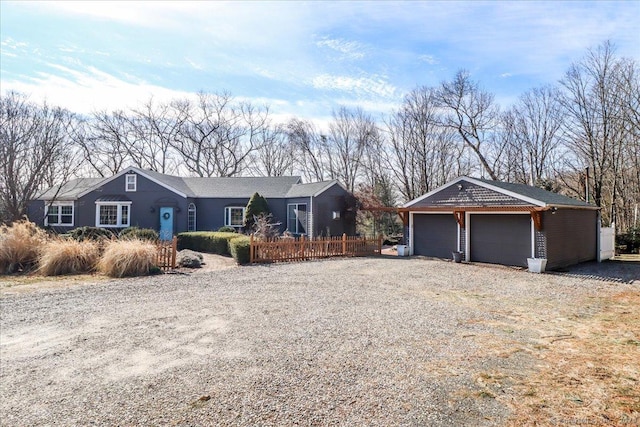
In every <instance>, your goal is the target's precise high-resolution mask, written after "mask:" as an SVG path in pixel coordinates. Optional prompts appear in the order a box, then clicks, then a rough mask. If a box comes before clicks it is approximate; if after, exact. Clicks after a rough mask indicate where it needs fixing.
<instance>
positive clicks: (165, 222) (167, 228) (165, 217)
mask: <svg viewBox="0 0 640 427" xmlns="http://www.w3.org/2000/svg"><path fill="white" fill-rule="evenodd" d="M171 239H173V208H160V240H171Z"/></svg>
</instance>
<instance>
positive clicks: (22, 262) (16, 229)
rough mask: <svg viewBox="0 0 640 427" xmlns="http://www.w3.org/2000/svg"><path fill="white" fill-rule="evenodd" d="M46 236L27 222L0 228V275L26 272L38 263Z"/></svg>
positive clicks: (18, 222)
mask: <svg viewBox="0 0 640 427" xmlns="http://www.w3.org/2000/svg"><path fill="white" fill-rule="evenodd" d="M46 241H47V234H46V233H45V232H44V230H42V229H41V228H38V226H37V225H35V224H34V223H32V222H29V221H26V220H24V221H17V222H14V223H13V224H12V225H11V226H7V225H3V226H1V227H0V273H2V274H4V273H7V274H8V273H15V272H18V271H27V270H30V269H31V268H33V267H34V266H35V265H36V263H37V262H38V255H39V252H40V249H41V247H42V245H43V244H44V243H46Z"/></svg>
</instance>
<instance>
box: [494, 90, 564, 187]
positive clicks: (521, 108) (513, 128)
mask: <svg viewBox="0 0 640 427" xmlns="http://www.w3.org/2000/svg"><path fill="white" fill-rule="evenodd" d="M562 121H563V116H562V105H561V103H560V99H559V92H558V90H557V89H556V88H554V87H552V86H543V87H541V88H535V89H532V90H530V91H528V92H526V93H525V94H523V95H522V96H521V97H520V99H519V100H518V102H517V103H516V104H515V105H514V106H513V107H512V108H511V109H510V110H509V111H507V112H506V113H505V114H503V116H502V131H503V135H504V136H505V144H507V147H506V148H507V150H508V151H509V154H508V155H507V156H505V157H506V159H507V167H508V168H511V173H509V174H508V176H509V177H511V178H512V179H513V180H515V181H517V182H522V183H525V184H529V185H537V184H538V183H540V182H542V181H544V180H545V179H548V178H550V177H551V176H552V174H553V172H552V171H553V167H552V163H553V160H554V159H553V155H554V153H555V152H556V149H557V148H558V146H559V144H560V142H561V137H560V133H561V132H560V131H561V127H562Z"/></svg>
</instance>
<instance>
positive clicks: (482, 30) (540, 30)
mask: <svg viewBox="0 0 640 427" xmlns="http://www.w3.org/2000/svg"><path fill="white" fill-rule="evenodd" d="M639 23H640V1H637V0H636V1H584V2H583V1H569V2H555V1H549V2H536V1H526V2H525V1H522V2H506V1H494V2H476V1H472V2H470V1H457V2H456V1H442V2H438V1H431V2H366V1H360V2H317V1H316V2H293V1H290V2H269V1H264V2H258V1H254V2H213V1H212V2H166V1H165V2H150V1H145V2H42V3H40V2H6V1H2V2H1V3H0V24H1V25H0V28H1V30H0V42H1V51H0V54H1V55H0V61H1V62H0V65H1V72H0V89H1V90H2V91H3V92H5V91H7V90H18V91H20V92H24V93H27V94H30V95H31V97H32V99H36V100H40V99H43V98H46V99H47V100H48V101H49V102H50V103H52V104H56V105H62V106H65V107H68V108H70V109H72V110H74V111H78V112H83V113H88V112H91V111H92V110H94V109H116V108H128V107H135V106H136V105H137V104H138V103H140V102H142V101H144V100H147V99H148V98H149V97H150V96H151V95H153V96H154V97H155V98H156V99H160V100H164V99H170V98H172V97H183V96H189V94H193V93H195V92H197V91H199V90H204V91H211V92H218V91H228V92H230V93H231V94H232V95H234V96H235V97H238V98H241V99H247V100H251V101H252V102H256V103H259V104H263V103H264V104H269V105H270V108H271V112H272V113H273V117H274V118H275V119H277V120H286V119H287V118H289V117H292V116H296V117H300V118H308V119H314V120H316V121H317V122H318V123H323V122H325V123H326V121H327V120H328V119H329V117H330V116H331V112H332V109H334V108H336V107H338V106H340V105H345V106H347V107H353V106H361V107H363V108H364V109H366V110H367V111H369V112H371V113H372V114H373V115H374V116H378V115H380V114H385V113H389V112H390V111H391V110H392V109H393V108H395V107H396V106H397V105H399V103H400V102H401V101H402V97H403V95H404V94H406V93H407V92H408V91H410V90H411V89H412V88H414V87H416V86H417V85H436V84H438V83H439V82H441V81H442V80H445V79H450V78H452V77H453V75H454V74H455V72H456V71H457V70H459V69H461V68H464V69H467V70H469V71H470V72H471V74H472V77H473V78H474V79H475V80H478V81H479V82H480V83H481V85H482V86H483V87H484V88H485V89H487V90H489V91H491V92H493V93H494V94H495V95H496V99H497V100H498V101H499V102H500V103H501V104H502V105H503V106H508V105H509V103H511V102H513V101H514V100H515V99H516V98H517V97H518V96H519V95H520V94H521V93H523V92H524V91H526V90H528V89H530V88H532V87H535V86H540V85H543V84H547V83H554V82H556V81H557V80H558V79H560V78H562V76H563V74H564V72H565V71H566V70H567V68H568V67H569V65H570V64H571V62H572V61H577V60H579V59H580V58H581V57H582V56H583V55H584V54H585V53H586V50H587V49H588V48H590V47H595V46H597V45H598V44H600V43H602V42H603V41H605V40H611V41H612V42H613V43H614V44H615V45H616V47H617V52H618V54H619V55H621V56H627V57H632V58H635V59H636V60H637V61H640V24H639Z"/></svg>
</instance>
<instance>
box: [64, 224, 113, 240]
mask: <svg viewBox="0 0 640 427" xmlns="http://www.w3.org/2000/svg"><path fill="white" fill-rule="evenodd" d="M68 235H69V237H71V238H72V239H73V240H77V241H78V242H84V241H85V240H93V241H99V240H104V239H113V238H115V237H116V234H115V233H114V232H113V231H111V230H109V229H107V228H99V227H89V226H85V227H78V228H74V229H73V230H71V231H70V232H69V233H68Z"/></svg>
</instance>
